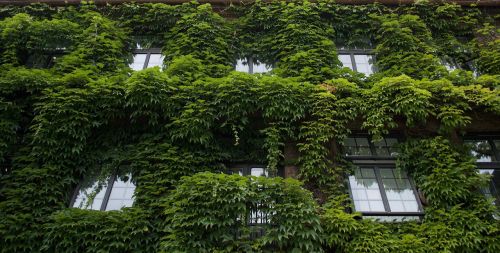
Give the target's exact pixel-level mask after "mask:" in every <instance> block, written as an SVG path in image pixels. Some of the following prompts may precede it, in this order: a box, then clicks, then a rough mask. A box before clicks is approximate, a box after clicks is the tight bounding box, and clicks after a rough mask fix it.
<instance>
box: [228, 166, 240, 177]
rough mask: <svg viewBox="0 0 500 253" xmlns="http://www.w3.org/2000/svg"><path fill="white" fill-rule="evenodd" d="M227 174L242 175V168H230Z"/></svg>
mask: <svg viewBox="0 0 500 253" xmlns="http://www.w3.org/2000/svg"><path fill="white" fill-rule="evenodd" d="M228 173H229V174H231V175H232V174H238V175H240V176H243V168H232V169H230V170H229V172H228Z"/></svg>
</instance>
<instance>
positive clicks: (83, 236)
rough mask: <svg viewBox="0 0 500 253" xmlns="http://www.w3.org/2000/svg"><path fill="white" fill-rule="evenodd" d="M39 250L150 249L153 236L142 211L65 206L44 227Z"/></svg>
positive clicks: (107, 250)
mask: <svg viewBox="0 0 500 253" xmlns="http://www.w3.org/2000/svg"><path fill="white" fill-rule="evenodd" d="M44 229H45V230H46V237H45V240H44V241H43V247H42V248H41V251H42V252H151V251H155V249H156V247H157V245H156V244H155V241H156V239H157V238H156V237H157V235H156V234H155V233H153V232H152V225H151V224H150V223H149V222H148V220H147V216H145V215H144V213H143V211H141V210H137V209H127V210H124V211H111V212H100V211H92V210H80V209H68V210H65V211H61V212H58V213H55V214H54V215H52V216H51V217H50V219H49V221H48V223H47V224H46V225H45V226H44Z"/></svg>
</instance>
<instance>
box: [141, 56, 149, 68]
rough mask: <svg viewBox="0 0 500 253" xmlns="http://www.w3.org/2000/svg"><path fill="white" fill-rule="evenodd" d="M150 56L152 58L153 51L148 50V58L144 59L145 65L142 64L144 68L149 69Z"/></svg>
mask: <svg viewBox="0 0 500 253" xmlns="http://www.w3.org/2000/svg"><path fill="white" fill-rule="evenodd" d="M149 58H151V52H148V53H147V54H146V59H145V60H144V65H143V66H142V69H147V68H148V65H149Z"/></svg>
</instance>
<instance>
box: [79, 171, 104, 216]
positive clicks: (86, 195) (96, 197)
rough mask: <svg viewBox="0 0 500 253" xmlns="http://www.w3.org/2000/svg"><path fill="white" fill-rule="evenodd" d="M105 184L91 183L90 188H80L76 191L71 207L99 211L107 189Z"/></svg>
mask: <svg viewBox="0 0 500 253" xmlns="http://www.w3.org/2000/svg"><path fill="white" fill-rule="evenodd" d="M107 182H108V179H106V181H102V182H93V183H92V185H90V186H84V184H82V186H81V187H80V190H79V191H78V195H77V196H76V199H75V202H74V203H73V207H76V208H80V209H91V210H100V209H101V205H102V202H103V200H104V194H105V192H106V188H107Z"/></svg>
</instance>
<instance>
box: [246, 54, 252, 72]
mask: <svg viewBox="0 0 500 253" xmlns="http://www.w3.org/2000/svg"><path fill="white" fill-rule="evenodd" d="M247 64H248V73H250V74H253V57H252V56H250V57H248V58H247Z"/></svg>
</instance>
